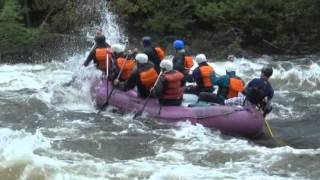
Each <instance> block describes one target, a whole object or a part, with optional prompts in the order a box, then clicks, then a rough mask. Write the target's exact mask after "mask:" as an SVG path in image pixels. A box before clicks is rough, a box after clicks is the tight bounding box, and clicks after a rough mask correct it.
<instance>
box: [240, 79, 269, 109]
mask: <svg viewBox="0 0 320 180" xmlns="http://www.w3.org/2000/svg"><path fill="white" fill-rule="evenodd" d="M260 92H261V93H260ZM244 94H245V95H246V97H247V100H249V101H250V102H251V103H253V104H259V103H261V101H262V98H264V97H267V98H268V100H269V101H270V100H271V99H272V98H273V95H274V90H273V88H272V86H271V84H270V82H269V81H268V80H267V79H265V78H255V79H253V80H251V81H250V82H249V83H248V85H247V86H246V88H245V90H244ZM260 94H261V95H260ZM259 96H261V97H259ZM258 101H260V102H258Z"/></svg>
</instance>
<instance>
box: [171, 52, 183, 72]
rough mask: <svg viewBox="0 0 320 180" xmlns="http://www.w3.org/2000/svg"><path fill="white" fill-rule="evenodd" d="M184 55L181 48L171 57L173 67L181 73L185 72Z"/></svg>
mask: <svg viewBox="0 0 320 180" xmlns="http://www.w3.org/2000/svg"><path fill="white" fill-rule="evenodd" d="M184 57H185V50H184V49H181V50H178V51H177V53H176V54H175V56H174V57H173V59H172V63H173V69H174V70H178V71H180V72H181V73H182V74H185V68H184Z"/></svg>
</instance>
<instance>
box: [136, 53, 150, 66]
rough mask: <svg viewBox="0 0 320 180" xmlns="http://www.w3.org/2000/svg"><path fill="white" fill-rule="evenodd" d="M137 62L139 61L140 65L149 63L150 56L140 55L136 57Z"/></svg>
mask: <svg viewBox="0 0 320 180" xmlns="http://www.w3.org/2000/svg"><path fill="white" fill-rule="evenodd" d="M136 60H137V61H138V63H140V64H144V63H147V62H148V56H147V55H146V54H144V53H138V54H137V55H136Z"/></svg>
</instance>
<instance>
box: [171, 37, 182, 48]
mask: <svg viewBox="0 0 320 180" xmlns="http://www.w3.org/2000/svg"><path fill="white" fill-rule="evenodd" d="M173 47H174V48H175V49H183V48H184V42H183V41H182V40H180V39H178V40H175V41H174V42H173Z"/></svg>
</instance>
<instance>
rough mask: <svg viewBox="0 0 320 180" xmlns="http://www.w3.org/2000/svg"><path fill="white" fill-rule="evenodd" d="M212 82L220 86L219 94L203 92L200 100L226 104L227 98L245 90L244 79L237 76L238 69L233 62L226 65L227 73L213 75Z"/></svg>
mask: <svg viewBox="0 0 320 180" xmlns="http://www.w3.org/2000/svg"><path fill="white" fill-rule="evenodd" d="M211 78H212V82H213V84H214V85H217V86H218V92H217V94H212V93H206V92H202V93H200V95H199V101H208V102H213V103H218V104H224V101H225V100H226V99H230V98H233V97H237V96H238V94H239V93H241V92H242V91H243V90H244V86H245V84H244V81H243V80H242V79H241V78H240V77H238V76H236V70H235V67H234V65H233V64H229V65H228V66H227V67H226V74H225V75H224V76H220V77H218V76H217V75H216V73H212V75H211Z"/></svg>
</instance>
